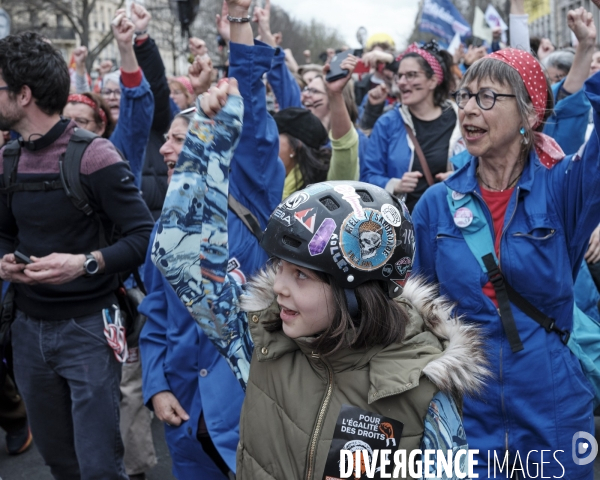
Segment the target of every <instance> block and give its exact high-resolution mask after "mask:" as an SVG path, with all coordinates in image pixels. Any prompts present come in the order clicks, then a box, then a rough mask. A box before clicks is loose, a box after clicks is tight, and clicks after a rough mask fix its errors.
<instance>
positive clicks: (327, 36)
mask: <svg viewBox="0 0 600 480" xmlns="http://www.w3.org/2000/svg"><path fill="white" fill-rule="evenodd" d="M271 31H272V32H273V33H277V32H282V34H283V41H282V46H283V47H285V48H289V49H290V50H291V51H292V53H293V54H294V57H295V58H296V59H297V60H299V61H300V62H301V63H302V60H301V59H303V58H304V57H303V55H302V52H303V51H304V50H306V49H308V50H310V51H311V52H312V55H313V61H315V60H316V59H317V56H318V55H319V54H321V53H322V52H325V51H326V50H327V49H328V48H340V47H342V46H343V45H344V44H345V43H346V42H345V40H344V39H343V38H342V37H341V36H340V34H339V33H338V32H337V30H335V29H332V28H329V27H327V26H326V25H325V24H323V23H321V22H318V21H316V20H314V19H313V20H311V21H310V22H309V23H305V22H301V21H299V20H296V19H295V18H292V17H291V16H290V15H289V13H287V12H286V11H285V10H284V9H283V8H281V7H277V6H271Z"/></svg>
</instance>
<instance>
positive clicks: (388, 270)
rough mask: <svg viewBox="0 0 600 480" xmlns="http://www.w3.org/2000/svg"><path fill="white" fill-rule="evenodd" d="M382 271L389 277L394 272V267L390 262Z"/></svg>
mask: <svg viewBox="0 0 600 480" xmlns="http://www.w3.org/2000/svg"><path fill="white" fill-rule="evenodd" d="M381 273H382V274H383V276H384V277H389V276H390V275H391V274H392V273H394V267H393V266H392V264H390V263H388V264H387V265H386V266H385V267H383V268H382V269H381Z"/></svg>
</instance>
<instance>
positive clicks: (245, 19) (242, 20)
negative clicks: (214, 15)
mask: <svg viewBox="0 0 600 480" xmlns="http://www.w3.org/2000/svg"><path fill="white" fill-rule="evenodd" d="M227 20H229V21H230V22H233V23H248V22H249V21H250V15H248V16H247V17H232V16H231V15H227Z"/></svg>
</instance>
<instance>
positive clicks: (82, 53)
mask: <svg viewBox="0 0 600 480" xmlns="http://www.w3.org/2000/svg"><path fill="white" fill-rule="evenodd" d="M87 56H88V49H87V47H85V46H81V47H77V48H76V49H75V50H73V59H74V60H75V91H76V92H77V93H85V92H89V91H91V89H90V84H89V83H88V77H87V73H88V72H87V68H86V67H85V61H86V59H87Z"/></svg>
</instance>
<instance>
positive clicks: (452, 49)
mask: <svg viewBox="0 0 600 480" xmlns="http://www.w3.org/2000/svg"><path fill="white" fill-rule="evenodd" d="M459 48H460V35H459V34H458V33H455V34H454V38H453V39H452V41H451V42H450V45H448V48H447V49H446V50H447V51H448V53H449V54H450V55H454V52H456V50H458V49H459Z"/></svg>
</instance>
